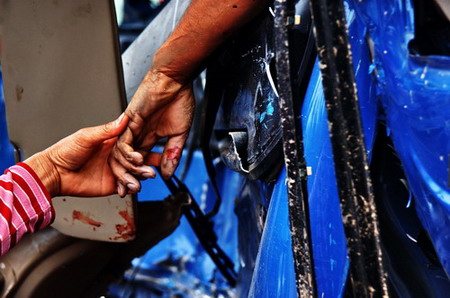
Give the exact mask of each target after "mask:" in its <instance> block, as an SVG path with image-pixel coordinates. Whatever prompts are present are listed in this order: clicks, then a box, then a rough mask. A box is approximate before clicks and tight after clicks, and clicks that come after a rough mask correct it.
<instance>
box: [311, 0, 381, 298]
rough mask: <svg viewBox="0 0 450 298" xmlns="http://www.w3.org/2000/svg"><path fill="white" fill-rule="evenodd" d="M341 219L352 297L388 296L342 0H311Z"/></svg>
mask: <svg viewBox="0 0 450 298" xmlns="http://www.w3.org/2000/svg"><path fill="white" fill-rule="evenodd" d="M311 10H312V16H313V21H314V26H315V37H316V43H317V52H318V56H319V67H320V70H321V73H322V82H323V91H324V94H325V103H326V108H327V115H328V117H327V118H328V126H329V130H330V138H331V145H332V149H333V156H334V164H335V171H336V182H337V186H338V192H339V198H340V205H341V212H342V221H343V224H344V230H345V235H346V238H347V249H348V254H349V258H350V271H349V273H350V274H349V281H348V282H349V286H350V288H351V289H352V292H353V295H354V296H355V297H359V296H362V297H368V296H370V295H375V296H380V297H387V296H388V288H387V282H386V278H387V276H386V272H385V269H384V264H383V253H382V250H381V246H380V234H379V233H380V230H379V223H378V218H377V213H376V212H377V211H376V205H375V200H374V195H373V189H372V182H371V179H370V174H369V166H368V159H367V151H366V147H365V143H364V134H363V128H362V123H361V113H360V110H359V103H358V97H357V91H356V84H355V78H354V73H353V63H352V58H351V50H350V45H349V38H348V34H347V27H346V20H345V15H344V5H343V1H327V0H318V1H312V2H311Z"/></svg>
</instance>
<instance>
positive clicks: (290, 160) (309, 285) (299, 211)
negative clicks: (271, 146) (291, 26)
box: [274, 1, 316, 297]
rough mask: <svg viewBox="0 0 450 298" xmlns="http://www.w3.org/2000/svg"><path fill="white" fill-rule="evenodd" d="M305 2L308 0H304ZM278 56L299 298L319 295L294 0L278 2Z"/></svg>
mask: <svg viewBox="0 0 450 298" xmlns="http://www.w3.org/2000/svg"><path fill="white" fill-rule="evenodd" d="M305 2H306V1H305ZM274 3H275V4H274V8H275V30H274V31H275V57H276V67H275V68H276V71H277V86H278V95H279V96H278V100H279V105H280V118H279V120H280V122H279V123H280V125H281V129H282V143H283V152H284V163H285V169H286V188H287V193H288V206H289V226H290V231H291V241H292V244H291V245H292V252H293V257H294V269H295V273H296V285H297V293H298V296H299V297H313V296H315V295H316V283H315V277H314V265H313V257H312V255H313V252H312V243H311V242H312V239H311V230H310V229H311V228H310V219H309V204H308V193H307V186H306V164H305V159H304V150H303V142H302V141H303V140H302V139H301V138H302V134H301V122H300V117H299V115H298V114H299V110H298V109H297V110H294V107H295V106H294V102H293V92H292V89H291V88H292V86H291V85H292V82H291V76H290V74H291V68H290V59H289V56H290V55H289V37H288V24H286V20H288V19H289V18H293V17H294V7H293V2H292V1H275V2H274Z"/></svg>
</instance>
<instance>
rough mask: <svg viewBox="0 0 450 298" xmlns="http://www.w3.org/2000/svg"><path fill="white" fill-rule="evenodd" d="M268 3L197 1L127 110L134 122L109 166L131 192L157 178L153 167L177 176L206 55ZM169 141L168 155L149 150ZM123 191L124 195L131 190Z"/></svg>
mask: <svg viewBox="0 0 450 298" xmlns="http://www.w3.org/2000/svg"><path fill="white" fill-rule="evenodd" d="M266 4H267V2H266V1H265V0H225V1H217V0H194V1H192V3H191V5H190V7H189V8H188V9H187V11H186V13H185V15H184V16H183V18H182V19H181V21H180V24H179V25H178V26H177V27H176V29H175V30H174V32H173V33H172V34H171V35H170V36H169V38H168V39H167V41H166V42H165V43H164V44H163V45H162V46H161V47H160V49H159V50H158V51H157V52H156V54H155V56H154V60H153V65H152V67H151V69H150V70H149V72H148V73H147V75H146V76H145V78H144V80H143V81H142V83H141V85H140V87H139V88H138V90H137V92H136V94H135V95H134V97H133V99H132V101H131V102H130V104H129V106H128V108H127V109H126V111H125V113H126V114H127V115H128V116H129V118H130V122H129V124H128V128H127V129H126V131H125V132H124V133H123V134H122V136H121V137H120V139H119V142H118V143H117V145H116V148H115V149H114V150H113V154H112V155H111V158H110V163H111V168H112V169H113V172H114V174H115V176H116V177H117V179H118V181H119V182H120V183H121V184H122V185H124V186H126V188H127V189H128V190H131V191H132V192H137V191H139V189H140V183H139V181H138V179H145V178H150V177H154V175H155V173H154V171H153V169H151V168H150V167H148V165H154V166H161V169H162V175H163V177H164V178H165V179H168V178H170V177H171V176H172V175H173V173H174V171H175V169H176V168H177V166H178V163H179V161H180V158H181V153H182V149H183V146H184V143H185V141H186V139H187V137H188V133H189V128H190V126H191V122H192V117H193V113H194V97H193V92H192V79H193V78H195V77H196V76H197V75H198V73H199V72H200V71H201V70H202V68H203V65H204V63H205V60H206V59H207V57H209V56H210V55H211V53H212V52H214V50H216V49H217V47H218V46H219V45H221V44H222V43H223V42H224V41H225V40H226V39H227V38H228V37H230V35H231V34H232V33H233V32H235V31H237V30H238V29H239V28H241V27H242V26H243V25H244V24H246V23H248V22H249V21H250V20H252V19H253V18H254V17H255V16H256V15H257V14H258V13H259V12H260V11H261V10H262V9H264V8H265V7H267V5H266ZM164 137H168V139H167V142H166V144H165V147H164V153H163V154H159V153H154V152H150V150H151V149H152V148H153V147H154V145H155V144H156V142H157V141H158V140H159V139H161V138H164ZM144 160H145V162H144ZM120 193H121V194H122V195H125V193H126V191H124V190H123V189H122V190H121V191H120Z"/></svg>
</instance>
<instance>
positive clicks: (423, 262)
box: [370, 123, 450, 297]
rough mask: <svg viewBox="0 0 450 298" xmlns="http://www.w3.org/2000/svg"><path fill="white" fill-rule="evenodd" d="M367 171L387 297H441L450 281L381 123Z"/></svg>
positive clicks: (445, 293)
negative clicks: (383, 261) (381, 254)
mask: <svg viewBox="0 0 450 298" xmlns="http://www.w3.org/2000/svg"><path fill="white" fill-rule="evenodd" d="M370 171H371V174H372V181H373V185H374V191H375V200H376V202H377V208H378V215H379V222H380V229H381V230H382V233H381V234H380V236H381V240H382V241H381V245H382V247H383V251H384V255H385V260H386V263H385V264H386V270H387V272H388V277H389V278H388V283H389V290H390V293H391V295H392V296H394V297H445V296H446V295H447V293H449V292H450V280H449V279H448V278H447V275H446V273H445V270H444V268H443V267H442V264H441V263H440V262H439V259H438V256H437V254H436V251H435V250H434V248H433V245H432V244H431V241H430V240H429V237H428V236H427V233H426V231H425V229H424V227H423V225H422V224H421V222H420V219H419V218H418V216H417V212H416V208H415V206H414V205H415V199H414V198H413V194H412V193H411V191H410V189H409V187H408V185H407V183H406V177H405V174H404V172H403V169H402V166H401V163H400V160H399V159H398V156H397V155H396V152H395V150H394V147H393V145H392V140H391V139H390V137H388V136H387V135H386V126H385V125H384V123H383V124H381V125H380V127H379V129H378V133H377V137H376V141H375V144H374V148H373V157H372V163H371V166H370Z"/></svg>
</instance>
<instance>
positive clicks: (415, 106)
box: [353, 0, 450, 274]
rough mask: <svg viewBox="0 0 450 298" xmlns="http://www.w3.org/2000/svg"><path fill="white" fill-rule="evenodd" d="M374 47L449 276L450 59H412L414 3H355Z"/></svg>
mask: <svg viewBox="0 0 450 298" xmlns="http://www.w3.org/2000/svg"><path fill="white" fill-rule="evenodd" d="M353 2H354V5H355V10H356V12H357V16H358V17H359V18H361V20H362V21H363V22H364V23H365V24H366V25H367V27H368V34H369V36H370V38H371V39H372V40H373V43H374V56H375V63H374V64H373V67H372V68H373V70H374V71H376V77H377V81H378V84H377V87H378V91H379V93H380V96H379V97H380V99H381V102H382V104H383V107H384V110H385V113H386V120H387V125H388V128H389V130H390V133H391V137H392V139H393V141H394V146H395V149H396V151H397V153H398V155H399V158H400V160H401V162H402V165H403V167H404V169H405V172H406V176H407V179H408V185H409V188H410V190H411V191H412V193H413V195H414V197H415V206H416V209H417V213H418V215H419V218H420V219H421V221H422V224H423V226H424V227H425V229H426V230H427V231H428V234H429V235H430V237H431V239H432V242H433V244H434V247H435V249H436V251H437V253H438V255H439V258H440V260H441V262H442V264H443V266H444V268H445V270H446V271H447V274H449V273H450V249H449V248H450V188H449V152H450V141H449V140H450V57H447V56H412V55H410V53H409V51H408V43H409V42H410V41H411V40H412V39H413V38H414V11H413V8H412V1H409V0H401V1H400V0H399V1H395V2H393V1H373V0H368V1H364V2H357V1H353Z"/></svg>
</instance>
